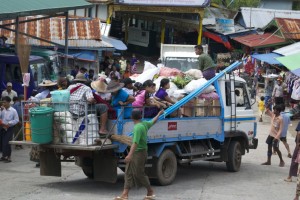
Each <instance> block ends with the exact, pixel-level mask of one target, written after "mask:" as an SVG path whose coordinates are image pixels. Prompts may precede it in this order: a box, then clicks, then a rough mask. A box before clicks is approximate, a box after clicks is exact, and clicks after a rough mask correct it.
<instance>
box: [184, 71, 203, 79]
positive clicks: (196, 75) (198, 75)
mask: <svg viewBox="0 0 300 200" xmlns="http://www.w3.org/2000/svg"><path fill="white" fill-rule="evenodd" d="M184 73H185V74H186V75H189V76H191V77H193V78H195V79H200V78H203V74H202V71H201V70H199V69H190V70H188V71H186V72H184Z"/></svg>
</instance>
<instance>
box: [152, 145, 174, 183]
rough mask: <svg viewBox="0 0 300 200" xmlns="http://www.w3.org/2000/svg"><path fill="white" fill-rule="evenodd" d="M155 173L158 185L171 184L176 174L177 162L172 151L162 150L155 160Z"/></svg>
mask: <svg viewBox="0 0 300 200" xmlns="http://www.w3.org/2000/svg"><path fill="white" fill-rule="evenodd" d="M156 172H157V180H156V181H157V183H158V184H159V185H169V184H171V183H172V182H173V180H174V179H175V176H176V173H177V160H176V156H175V154H174V153H173V151H171V150H169V149H166V150H164V152H163V153H162V154H161V155H160V157H159V158H158V160H157V163H156Z"/></svg>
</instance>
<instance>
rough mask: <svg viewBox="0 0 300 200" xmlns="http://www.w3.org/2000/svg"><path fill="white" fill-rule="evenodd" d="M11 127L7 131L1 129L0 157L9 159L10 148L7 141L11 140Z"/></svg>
mask: <svg viewBox="0 0 300 200" xmlns="http://www.w3.org/2000/svg"><path fill="white" fill-rule="evenodd" d="M13 130H14V128H13V127H9V128H8V129H7V130H5V129H2V130H1V133H0V134H1V135H2V157H10V156H11V146H10V144H9V141H11V140H12V137H13Z"/></svg>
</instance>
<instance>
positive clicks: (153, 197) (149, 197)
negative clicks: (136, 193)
mask: <svg viewBox="0 0 300 200" xmlns="http://www.w3.org/2000/svg"><path fill="white" fill-rule="evenodd" d="M154 199H155V195H151V196H145V198H144V200H154Z"/></svg>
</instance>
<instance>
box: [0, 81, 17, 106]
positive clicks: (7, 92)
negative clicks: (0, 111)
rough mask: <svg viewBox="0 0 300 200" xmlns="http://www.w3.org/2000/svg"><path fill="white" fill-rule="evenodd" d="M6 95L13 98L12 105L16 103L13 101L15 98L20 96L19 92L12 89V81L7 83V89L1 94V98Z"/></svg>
mask: <svg viewBox="0 0 300 200" xmlns="http://www.w3.org/2000/svg"><path fill="white" fill-rule="evenodd" d="M6 96H9V97H10V99H11V102H10V104H11V105H12V104H13V103H14V102H13V98H14V97H17V96H18V94H17V93H16V91H14V90H13V89H12V83H11V82H7V84H6V90H3V92H2V94H1V98H3V97H6Z"/></svg>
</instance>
